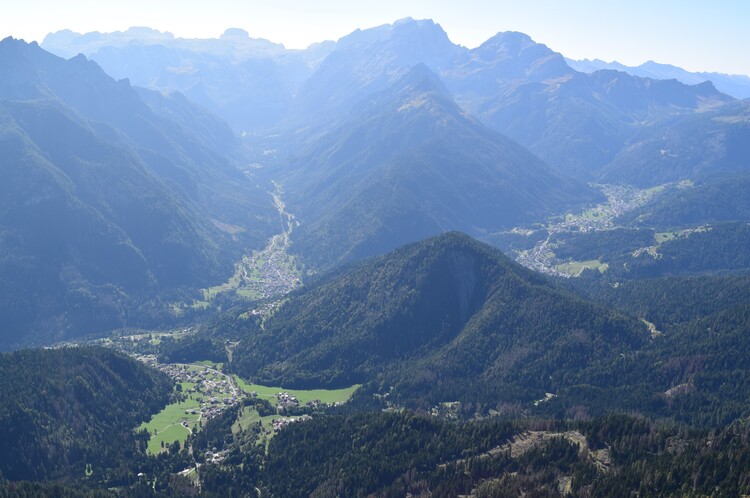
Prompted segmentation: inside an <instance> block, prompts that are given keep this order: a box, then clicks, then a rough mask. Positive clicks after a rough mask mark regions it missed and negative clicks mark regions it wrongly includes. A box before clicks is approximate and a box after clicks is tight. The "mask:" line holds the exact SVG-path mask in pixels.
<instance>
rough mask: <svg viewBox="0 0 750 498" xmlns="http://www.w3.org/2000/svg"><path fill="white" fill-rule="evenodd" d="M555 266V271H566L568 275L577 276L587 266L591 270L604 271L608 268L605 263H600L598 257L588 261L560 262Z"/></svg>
mask: <svg viewBox="0 0 750 498" xmlns="http://www.w3.org/2000/svg"><path fill="white" fill-rule="evenodd" d="M555 268H556V269H557V271H561V272H563V273H567V274H568V275H572V276H574V277H577V276H578V275H580V274H581V272H583V270H585V269H586V268H589V269H591V270H599V271H600V272H602V273H604V272H605V271H607V269H608V268H609V265H607V263H602V262H601V261H599V260H598V259H590V260H588V261H571V262H569V263H562V264H559V265H556V266H555Z"/></svg>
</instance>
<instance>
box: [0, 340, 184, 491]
mask: <svg viewBox="0 0 750 498" xmlns="http://www.w3.org/2000/svg"><path fill="white" fill-rule="evenodd" d="M0 378H2V379H3V383H4V384H5V387H4V388H3V389H0V441H2V445H0V472H1V473H2V476H3V477H5V478H6V479H10V480H48V479H56V478H67V477H70V476H80V477H83V476H84V475H85V472H86V467H87V465H88V466H91V468H93V471H94V472H95V475H96V478H103V477H104V476H105V475H106V474H108V473H114V474H117V473H120V472H123V471H124V472H125V473H126V474H127V473H130V472H132V469H131V468H130V466H131V465H132V461H133V459H134V458H135V457H136V455H137V454H138V452H139V451H138V448H137V446H136V434H135V433H134V432H133V428H134V427H136V426H137V425H138V424H140V422H142V421H144V420H147V419H148V418H149V417H150V416H151V415H152V414H153V413H156V412H158V411H159V410H160V409H161V408H162V407H163V406H164V405H166V403H167V401H168V398H169V394H170V393H171V391H172V382H171V381H170V379H169V378H168V377H167V376H165V375H164V374H162V373H160V372H157V371H155V370H153V369H150V368H148V367H146V366H144V365H141V364H139V363H138V362H136V361H135V360H132V359H130V358H128V357H126V356H124V355H122V354H120V353H115V352H113V351H111V350H107V349H102V348H90V347H80V348H61V349H49V350H21V351H18V352H15V353H3V354H0Z"/></svg>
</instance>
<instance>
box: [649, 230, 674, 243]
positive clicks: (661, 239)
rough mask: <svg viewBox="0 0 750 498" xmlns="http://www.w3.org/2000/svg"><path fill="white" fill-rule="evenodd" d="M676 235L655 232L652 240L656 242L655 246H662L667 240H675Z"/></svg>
mask: <svg viewBox="0 0 750 498" xmlns="http://www.w3.org/2000/svg"><path fill="white" fill-rule="evenodd" d="M677 235H678V233H677V232H656V233H655V234H654V239H655V240H656V243H657V244H663V243H664V242H666V241H668V240H673V239H676V238H677Z"/></svg>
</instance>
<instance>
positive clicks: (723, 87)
mask: <svg viewBox="0 0 750 498" xmlns="http://www.w3.org/2000/svg"><path fill="white" fill-rule="evenodd" d="M565 62H567V63H568V65H569V66H570V67H572V68H573V69H575V70H576V71H581V72H582V73H593V72H595V71H599V70H602V69H614V70H615V71H623V72H625V73H628V74H632V75H633V76H640V77H642V78H651V79H656V80H671V79H675V80H678V81H681V82H683V83H685V84H688V85H697V84H699V83H703V82H704V81H711V82H712V83H713V84H714V85H715V86H716V88H717V89H718V90H719V91H721V92H724V93H726V94H727V95H731V96H732V97H735V98H738V99H746V98H748V97H750V76H747V75H744V74H724V73H709V72H690V71H686V70H684V69H682V68H680V67H677V66H673V65H671V64H659V63H658V62H654V61H647V62H644V63H643V64H641V65H640V66H626V65H624V64H620V63H619V62H617V61H612V62H605V61H603V60H600V59H594V60H589V59H584V60H580V61H577V60H573V59H568V58H566V59H565Z"/></svg>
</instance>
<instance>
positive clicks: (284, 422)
mask: <svg viewBox="0 0 750 498" xmlns="http://www.w3.org/2000/svg"><path fill="white" fill-rule="evenodd" d="M307 420H312V417H311V416H310V415H302V416H301V417H282V418H275V419H272V420H271V425H273V430H275V431H280V430H281V429H283V428H284V427H286V426H288V425H289V424H294V423H297V422H305V421H307Z"/></svg>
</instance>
